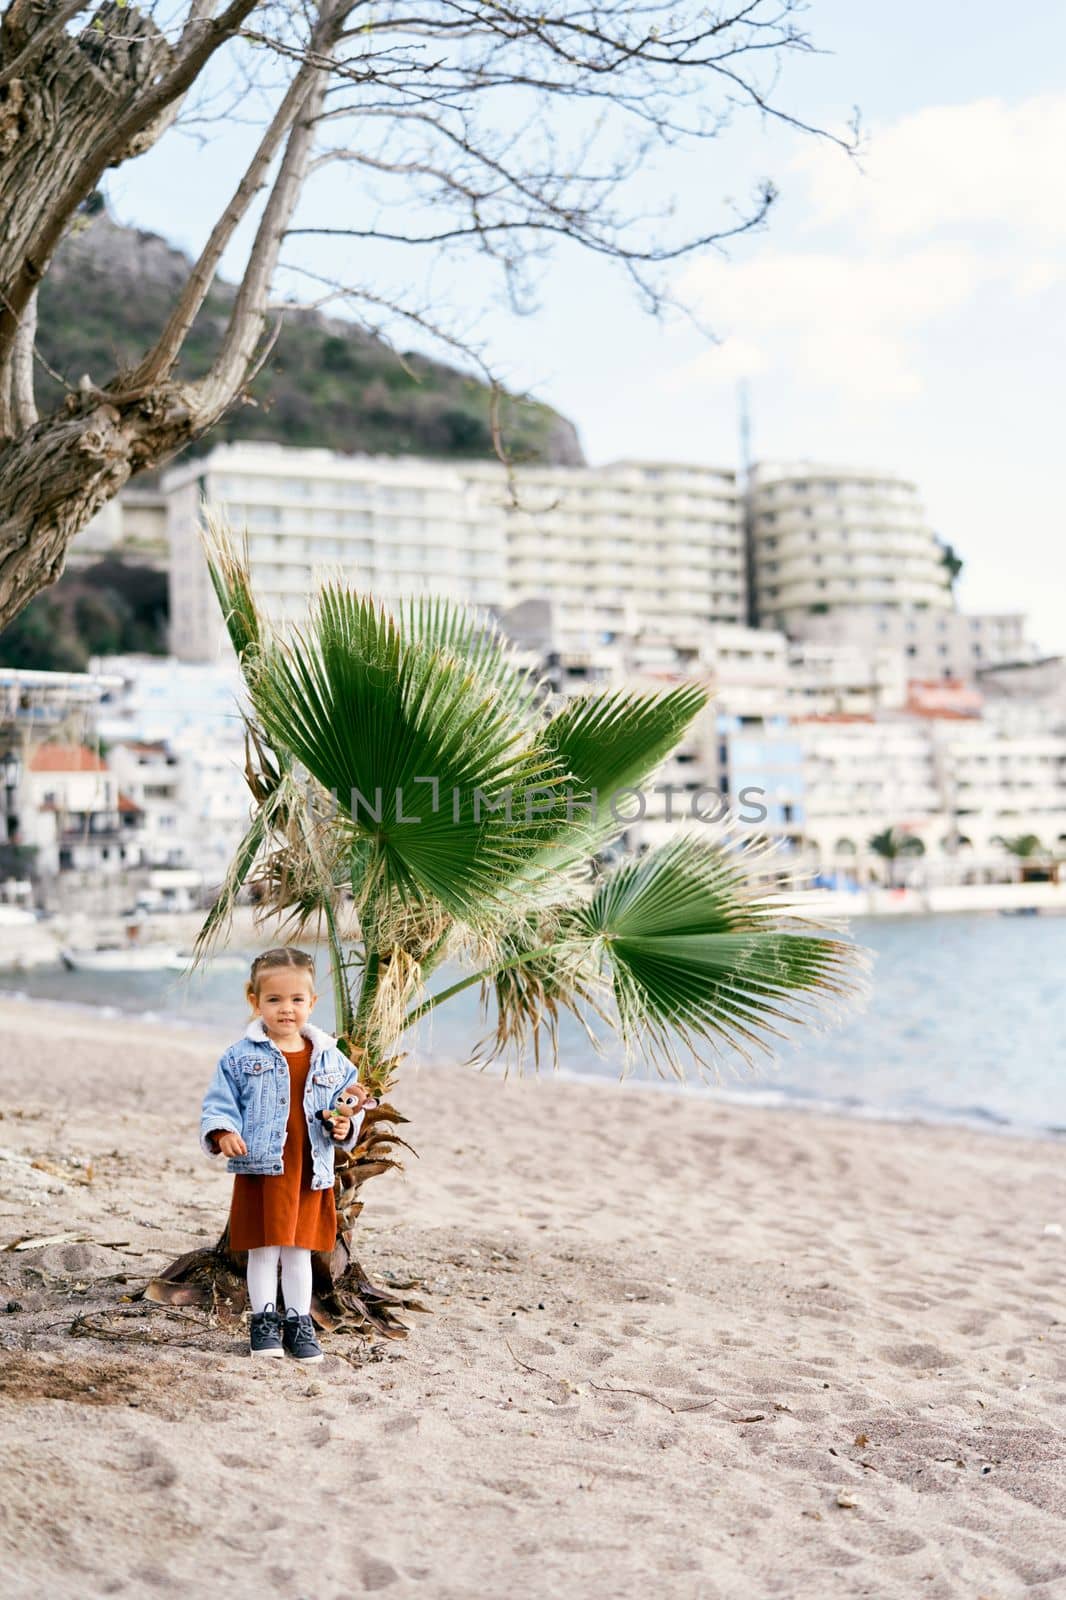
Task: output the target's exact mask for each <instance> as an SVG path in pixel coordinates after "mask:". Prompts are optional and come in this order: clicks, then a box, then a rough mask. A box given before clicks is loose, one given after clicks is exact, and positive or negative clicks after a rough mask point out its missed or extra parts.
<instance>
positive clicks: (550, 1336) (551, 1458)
mask: <svg viewBox="0 0 1066 1600" xmlns="http://www.w3.org/2000/svg"><path fill="white" fill-rule="evenodd" d="M0 1037H2V1039H3V1046H4V1049H3V1074H2V1082H0V1096H2V1098H0V1110H2V1120H0V1280H2V1282H0V1341H2V1345H3V1351H2V1356H0V1461H2V1466H0V1475H2V1480H3V1485H2V1493H0V1576H2V1580H3V1581H2V1587H3V1591H4V1593H5V1595H7V1596H11V1597H16V1596H17V1597H21V1596H33V1597H35V1600H36V1597H38V1596H40V1595H41V1594H42V1593H53V1592H56V1591H57V1589H58V1590H60V1591H61V1592H63V1593H65V1594H70V1595H75V1596H78V1597H83V1596H84V1597H95V1596H98V1595H100V1596H102V1595H112V1594H121V1595H126V1596H141V1595H144V1596H155V1595H166V1594H172V1593H173V1594H177V1593H183V1594H186V1595H192V1596H200V1595H209V1594H224V1595H227V1596H235V1597H244V1596H253V1595H256V1596H259V1595H267V1596H271V1597H273V1596H277V1597H279V1600H290V1597H291V1600H300V1597H307V1600H310V1597H312V1596H314V1597H316V1600H317V1597H323V1600H339V1597H341V1596H343V1597H346V1600H347V1597H350V1596H352V1595H358V1594H361V1593H363V1592H366V1591H375V1590H380V1591H383V1592H384V1593H386V1594H387V1595H388V1597H389V1600H405V1597H407V1596H419V1597H422V1600H460V1597H462V1600H465V1597H468V1596H475V1595H478V1596H482V1595H484V1596H502V1595H507V1596H508V1597H510V1600H526V1597H529V1600H533V1597H537V1600H540V1597H553V1596H555V1595H569V1596H574V1597H578V1600H620V1597H625V1600H628V1597H630V1596H632V1597H637V1596H641V1597H644V1596H647V1595H649V1594H651V1595H655V1596H659V1597H675V1596H676V1597H685V1600H718V1597H723V1600H724V1597H729V1600H732V1597H734V1596H735V1597H737V1600H759V1597H761V1596H771V1595H773V1596H785V1597H788V1600H799V1597H810V1600H827V1597H834V1596H876V1597H885V1600H891V1597H899V1600H904V1597H906V1600H912V1597H914V1596H928V1597H939V1596H960V1597H961V1596H965V1597H967V1600H978V1597H984V1600H1010V1597H1012V1596H1020V1595H1025V1596H1033V1597H1037V1596H1039V1597H1047V1600H1051V1597H1053V1596H1061V1595H1063V1594H1064V1593H1066V1517H1064V1512H1066V1426H1064V1425H1066V1291H1064V1273H1063V1265H1064V1255H1066V1239H1064V1237H1063V1232H1062V1230H1063V1227H1064V1225H1066V1171H1064V1162H1063V1147H1062V1144H1061V1143H1058V1144H1056V1143H1054V1142H1051V1141H1048V1142H1037V1141H1029V1140H1024V1139H1019V1138H1013V1137H1001V1136H995V1135H985V1134H980V1133H971V1132H968V1131H962V1130H959V1129H946V1128H929V1127H915V1126H901V1125H892V1124H880V1123H876V1122H870V1121H844V1120H839V1119H831V1118H825V1117H820V1116H815V1115H810V1114H805V1113H800V1112H783V1111H773V1110H766V1109H747V1108H742V1107H737V1106H735V1105H724V1104H720V1103H714V1102H709V1101H706V1100H698V1099H692V1100H683V1099H682V1098H681V1097H679V1096H677V1097H675V1096H670V1095H665V1094H661V1093H654V1092H651V1091H642V1090H640V1089H633V1090H630V1089H628V1088H618V1087H617V1086H614V1085H602V1086H601V1085H598V1084H589V1085H588V1086H585V1085H575V1084H573V1083H567V1082H559V1081H556V1080H552V1079H551V1078H549V1077H542V1078H540V1079H536V1078H532V1077H530V1078H524V1079H516V1078H514V1077H513V1076H512V1077H511V1078H510V1079H509V1080H508V1081H506V1082H505V1081H503V1080H502V1079H498V1078H491V1077H486V1076H479V1075H478V1074H477V1073H475V1072H473V1071H472V1070H471V1069H469V1068H460V1067H455V1068H434V1069H432V1070H429V1069H423V1070H422V1071H419V1070H418V1068H417V1066H416V1065H413V1064H410V1063H409V1064H408V1070H407V1072H406V1076H405V1077H404V1078H403V1080H402V1082H401V1086H400V1089H399V1091H398V1093H397V1094H396V1096H395V1097H394V1098H395V1101H396V1103H397V1104H398V1105H399V1106H400V1107H401V1109H402V1110H403V1111H404V1112H405V1113H406V1114H407V1115H408V1116H409V1117H410V1118H411V1130H410V1137H411V1140H412V1142H413V1143H414V1145H415V1146H416V1148H417V1149H418V1151H419V1157H420V1159H418V1160H410V1161H409V1163H408V1166H407V1169H406V1171H405V1173H404V1174H403V1175H402V1176H397V1175H395V1174H393V1175H389V1176H387V1177H385V1178H382V1179H379V1180H376V1181H375V1182H374V1183H372V1184H370V1185H369V1186H368V1188H367V1191H366V1195H367V1209H366V1213H365V1226H364V1228H363V1239H362V1250H361V1254H362V1256H363V1259H364V1261H365V1262H366V1264H367V1265H369V1266H370V1267H371V1268H372V1270H373V1271H374V1273H375V1274H376V1275H377V1276H379V1277H384V1276H385V1275H387V1274H390V1273H391V1274H393V1275H394V1276H395V1277H396V1278H398V1279H415V1280H417V1281H418V1282H419V1284H420V1285H421V1289H422V1293H423V1294H424V1296H425V1299H426V1302H427V1304H428V1305H430V1306H431V1307H432V1315H429V1316H422V1317H417V1318H412V1319H411V1320H412V1332H411V1336H410V1338H409V1339H408V1340H407V1341H406V1342H405V1343H403V1344H388V1343H386V1344H377V1345H374V1346H369V1345H367V1344H365V1343H364V1342H362V1341H358V1340H354V1339H352V1338H350V1337H349V1338H345V1337H343V1336H334V1337H333V1338H332V1339H331V1340H330V1341H328V1345H327V1348H328V1350H329V1351H330V1352H332V1354H331V1355H330V1357H329V1358H328V1359H327V1360H326V1361H325V1362H324V1363H323V1364H321V1365H320V1366H318V1367H316V1368H314V1369H312V1370H310V1371H308V1370H307V1369H300V1368H298V1367H297V1366H296V1364H295V1363H293V1362H289V1361H286V1362H285V1363H259V1364H253V1363H252V1362H251V1361H249V1359H248V1358H247V1356H246V1354H245V1340H244V1337H243V1334H242V1333H241V1331H240V1330H237V1331H236V1332H234V1330H232V1329H226V1328H222V1327H217V1326H213V1325H210V1324H209V1323H207V1322H206V1321H205V1320H204V1319H203V1318H201V1317H199V1316H198V1315H195V1314H194V1315H192V1316H191V1317H190V1316H188V1315H186V1316H184V1317H181V1316H178V1315H176V1314H175V1313H173V1312H168V1311H166V1310H164V1309H162V1308H159V1307H151V1306H148V1305H145V1304H144V1303H142V1302H138V1301H137V1300H136V1299H134V1298H132V1297H133V1296H135V1295H136V1293H137V1290H138V1289H139V1288H140V1286H141V1285H142V1284H143V1283H144V1281H145V1280H146V1279H147V1278H148V1277H149V1276H150V1275H151V1274H152V1272H153V1271H154V1270H156V1269H157V1268H158V1267H160V1266H162V1265H164V1264H165V1263H166V1262H167V1261H168V1260H170V1259H171V1258H173V1257H174V1256H176V1255H178V1254H179V1253H181V1252H182V1251H184V1250H187V1249H190V1248H192V1247H193V1246H194V1245H195V1244H197V1243H199V1242H203V1241H207V1240H209V1239H210V1238H212V1237H214V1236H215V1235H216V1234H217V1232H218V1228H219V1225H220V1223H221V1221H222V1219H223V1218H224V1215H225V1211H226V1207H227V1204H228V1195H229V1179H228V1178H227V1177H226V1174H225V1173H224V1171H221V1170H219V1168H218V1167H216V1166H212V1165H211V1164H210V1163H208V1162H207V1161H206V1160H205V1159H204V1158H203V1157H202V1156H201V1155H200V1154H199V1152H198V1150H197V1146H196V1137H195V1136H196V1119H197V1115H198V1109H199V1101H200V1096H201V1094H202V1091H203V1088H204V1085H205V1083H206V1079H207V1076H208V1074H209V1072H210V1069H211V1067H212V1065H213V1063H214V1059H215V1057H216V1055H217V1053H218V1049H219V1048H221V1046H222V1045H223V1044H225V1043H228V1042H229V1041H228V1040H224V1039H221V1038H220V1039H218V1040H214V1039H212V1037H211V1036H208V1035H205V1036H198V1035H196V1034H194V1033H192V1032H189V1031H185V1032H182V1031H178V1030H168V1029H166V1028H163V1027H161V1026H147V1025H144V1024H140V1023H133V1022H117V1021H115V1022H104V1021H97V1020H95V1019H92V1020H86V1019H85V1018H84V1017H82V1016H80V1015H77V1014H75V1013H71V1012H65V1011H63V1010H61V1009H58V1008H52V1009H49V1008H48V1007H47V1006H43V1005H36V1006H30V1005H25V1004H13V1003H12V1004H4V1005H0ZM56 1235H59V1236H61V1240H60V1242H53V1243H45V1244H37V1245H34V1246H33V1247H31V1248H28V1249H19V1250H12V1249H10V1245H11V1244H12V1242H14V1241H16V1240H19V1239H23V1238H30V1239H41V1238H46V1237H49V1236H56ZM5 1308H6V1309H5ZM131 1334H132V1335H136V1336H137V1337H132V1338H131V1337H129V1336H130V1335H131ZM264 1365H265V1366H267V1367H268V1369H269V1370H266V1371H264V1370H263V1366H264Z"/></svg>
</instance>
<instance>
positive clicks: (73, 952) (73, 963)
mask: <svg viewBox="0 0 1066 1600" xmlns="http://www.w3.org/2000/svg"><path fill="white" fill-rule="evenodd" d="M59 959H60V960H61V961H62V963H63V965H64V966H65V967H66V968H67V970H68V972H166V971H170V972H182V971H184V970H185V968H186V967H187V966H188V964H189V961H188V957H186V956H183V955H182V954H181V952H180V951H178V950H175V949H174V948H173V946H171V945H164V944H142V945H136V944H129V945H119V944H115V945H97V946H95V947H94V948H93V949H66V950H60V952H59Z"/></svg>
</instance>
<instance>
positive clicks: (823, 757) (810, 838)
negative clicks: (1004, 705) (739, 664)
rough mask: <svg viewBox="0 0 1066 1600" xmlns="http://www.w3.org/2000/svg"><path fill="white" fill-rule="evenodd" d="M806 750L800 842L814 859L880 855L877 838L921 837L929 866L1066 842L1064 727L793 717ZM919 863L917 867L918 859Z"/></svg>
mask: <svg viewBox="0 0 1066 1600" xmlns="http://www.w3.org/2000/svg"><path fill="white" fill-rule="evenodd" d="M793 731H794V734H795V737H796V739H797V740H798V741H799V743H800V745H801V747H802V750H803V766H804V791H805V795H804V799H805V822H804V828H803V837H804V840H805V843H806V845H807V848H808V851H809V853H810V855H811V856H812V857H813V859H814V860H816V861H818V862H820V863H823V864H834V865H836V866H840V865H844V864H846V863H848V862H849V861H854V862H856V863H857V862H859V861H860V860H863V859H865V861H866V862H867V864H869V862H870V861H872V860H873V859H875V858H874V857H873V856H872V855H871V853H870V851H869V841H870V838H871V836H872V835H873V834H876V833H881V832H883V831H884V830H885V829H887V828H893V829H896V830H897V831H901V832H903V833H907V834H911V835H913V836H916V837H917V838H919V839H920V840H921V842H922V844H923V845H924V847H925V855H926V858H927V859H928V858H929V857H932V858H934V859H935V858H938V857H939V858H943V857H945V856H956V857H958V856H960V855H963V856H969V857H972V858H974V859H980V860H983V861H990V860H994V859H996V858H997V857H998V858H1002V857H1003V856H1004V855H1005V851H1004V848H1003V845H1002V843H1001V841H1002V840H1004V839H1011V838H1017V837H1019V836H1021V835H1024V834H1034V835H1035V836H1036V837H1037V838H1038V839H1039V840H1040V843H1041V846H1042V848H1043V849H1045V850H1050V851H1056V852H1059V851H1061V850H1062V848H1063V846H1064V844H1066V730H1063V728H1062V727H1061V725H1055V724H1054V723H1053V722H1051V721H1050V720H1049V719H1047V718H1039V717H1036V718H1031V719H1028V723H1026V721H1025V719H1023V723H1022V725H1019V721H1018V716H1017V709H1016V708H1012V710H1011V715H1010V717H1009V718H1008V717H1007V716H1006V715H1000V714H995V715H993V716H991V717H989V716H987V715H986V716H985V717H980V718H979V717H972V718H965V717H964V718H957V719H956V718H949V717H916V716H909V715H906V714H901V713H897V714H891V713H890V714H886V715H884V716H881V717H876V718H875V717H858V718H854V719H847V718H842V717H826V718H821V719H819V718H814V719H811V720H809V721H797V722H796V723H795V724H794V730H793ZM912 864H913V863H912Z"/></svg>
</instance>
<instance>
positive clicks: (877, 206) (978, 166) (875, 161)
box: [793, 95, 1066, 245]
mask: <svg viewBox="0 0 1066 1600" xmlns="http://www.w3.org/2000/svg"><path fill="white" fill-rule="evenodd" d="M1064 148H1066V97H1062V96H1050V95H1045V96H1041V97H1039V98H1036V99H1032V100H1025V101H1022V102H1020V103H1019V104H1018V105H1014V106H1010V105H1006V104H1004V102H1003V101H1002V100H975V101H971V102H970V103H969V104H967V105H958V106H929V107H927V108H925V109H924V110H922V111H918V112H915V113H914V114H913V115H911V116H909V117H904V118H903V119H902V120H901V121H899V122H897V123H894V124H892V125H891V126H889V127H887V128H885V129H883V130H881V131H880V132H875V133H874V134H873V135H872V137H871V139H870V142H869V148H868V151H867V153H866V154H865V155H864V157H863V160H862V166H861V170H860V168H858V167H857V166H856V165H855V164H854V163H852V162H849V161H848V160H846V159H841V156H840V153H839V152H838V151H837V150H835V149H833V148H831V147H830V146H828V145H824V144H823V145H810V144H808V145H807V146H806V147H805V148H804V149H803V150H802V152H801V154H800V155H799V157H798V158H797V160H796V162H795V164H794V168H793V170H794V171H796V172H798V173H800V174H802V175H803V176H804V177H805V178H806V181H807V185H808V198H809V201H810V206H811V213H812V221H813V222H814V224H815V225H816V226H818V225H821V226H824V225H827V224H832V223H836V222H840V221H841V220H846V221H847V223H848V225H849V227H850V229H851V230H852V231H853V232H859V231H861V232H863V233H864V234H866V235H868V236H880V238H881V239H883V240H891V239H906V238H913V237H915V236H920V237H923V238H926V239H928V238H930V237H932V236H936V235H937V234H939V233H942V232H944V231H947V230H950V231H952V232H959V231H966V232H968V233H971V234H972V233H973V232H975V231H979V232H983V231H985V230H987V232H989V233H992V234H999V235H1002V236H1003V237H1004V239H1005V240H1007V241H1008V242H1010V241H1013V242H1015V243H1019V242H1020V241H1021V239H1023V238H1024V239H1025V241H1026V243H1027V244H1029V245H1032V244H1033V243H1034V242H1037V241H1040V242H1053V241H1055V240H1057V239H1062V238H1063V237H1064V236H1066V189H1064V188H1063V185H1062V176H1061V166H1062V151H1063V149H1064Z"/></svg>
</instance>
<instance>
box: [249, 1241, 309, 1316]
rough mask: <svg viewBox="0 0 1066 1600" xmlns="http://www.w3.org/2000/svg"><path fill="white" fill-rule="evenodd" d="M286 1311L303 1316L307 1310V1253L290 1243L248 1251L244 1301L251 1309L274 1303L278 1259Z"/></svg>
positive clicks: (276, 1297) (307, 1251)
mask: <svg viewBox="0 0 1066 1600" xmlns="http://www.w3.org/2000/svg"><path fill="white" fill-rule="evenodd" d="M279 1260H280V1262H281V1292H282V1294H283V1295H284V1296H285V1309H286V1311H296V1312H298V1313H299V1315H300V1316H301V1317H306V1316H308V1315H309V1314H310V1311H311V1252H310V1250H297V1249H296V1248H295V1247H294V1246H292V1245H287V1244H285V1245H279V1244H266V1245H263V1246H262V1248H261V1249H259V1250H249V1252H248V1303H249V1305H250V1306H251V1308H252V1310H253V1311H263V1310H265V1309H266V1307H267V1306H273V1305H276V1304H277V1299H278V1262H279Z"/></svg>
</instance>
